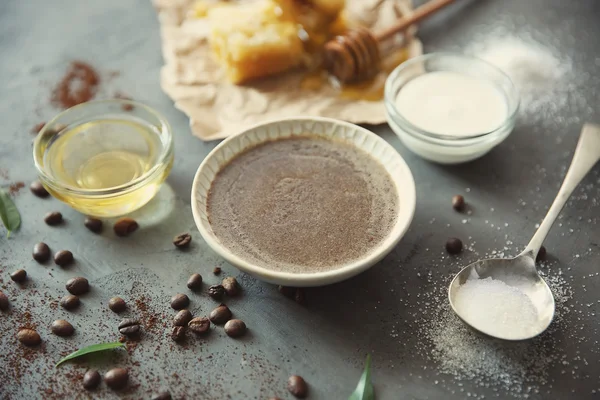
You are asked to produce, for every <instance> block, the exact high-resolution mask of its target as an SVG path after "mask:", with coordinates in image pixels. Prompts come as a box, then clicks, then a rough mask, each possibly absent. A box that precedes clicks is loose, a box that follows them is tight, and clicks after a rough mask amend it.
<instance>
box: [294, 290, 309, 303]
mask: <svg viewBox="0 0 600 400" xmlns="http://www.w3.org/2000/svg"><path fill="white" fill-rule="evenodd" d="M294 300H295V301H296V303H298V304H304V301H305V300H306V297H305V296H304V290H303V289H300V288H298V289H296V293H294Z"/></svg>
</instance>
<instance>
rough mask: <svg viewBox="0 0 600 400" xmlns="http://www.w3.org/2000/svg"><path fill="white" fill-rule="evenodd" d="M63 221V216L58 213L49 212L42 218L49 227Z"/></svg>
mask: <svg viewBox="0 0 600 400" xmlns="http://www.w3.org/2000/svg"><path fill="white" fill-rule="evenodd" d="M62 221H63V216H62V214H61V213H59V212H58V211H53V212H49V213H48V214H46V216H45V217H44V222H45V223H46V224H48V225H50V226H54V225H58V224H60V223H61V222H62Z"/></svg>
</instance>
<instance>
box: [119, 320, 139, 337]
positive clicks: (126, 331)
mask: <svg viewBox="0 0 600 400" xmlns="http://www.w3.org/2000/svg"><path fill="white" fill-rule="evenodd" d="M119 332H121V334H123V335H126V336H134V335H137V334H138V333H140V321H138V320H136V319H131V318H128V319H124V320H123V321H121V323H120V324H119Z"/></svg>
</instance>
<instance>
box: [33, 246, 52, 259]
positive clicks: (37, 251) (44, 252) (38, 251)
mask: <svg viewBox="0 0 600 400" xmlns="http://www.w3.org/2000/svg"><path fill="white" fill-rule="evenodd" d="M32 255H33V259H34V260H35V261H37V262H39V263H43V262H46V261H48V260H49V259H50V247H48V245H47V244H46V243H44V242H40V243H38V244H36V245H35V246H33V253H32Z"/></svg>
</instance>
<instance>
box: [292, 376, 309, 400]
mask: <svg viewBox="0 0 600 400" xmlns="http://www.w3.org/2000/svg"><path fill="white" fill-rule="evenodd" d="M287 387H288V390H289V392H290V393H291V394H293V395H294V397H297V398H299V399H303V398H305V397H306V396H308V385H307V384H306V381H305V380H304V379H303V378H302V377H301V376H298V375H292V376H290V377H289V379H288V386H287Z"/></svg>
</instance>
